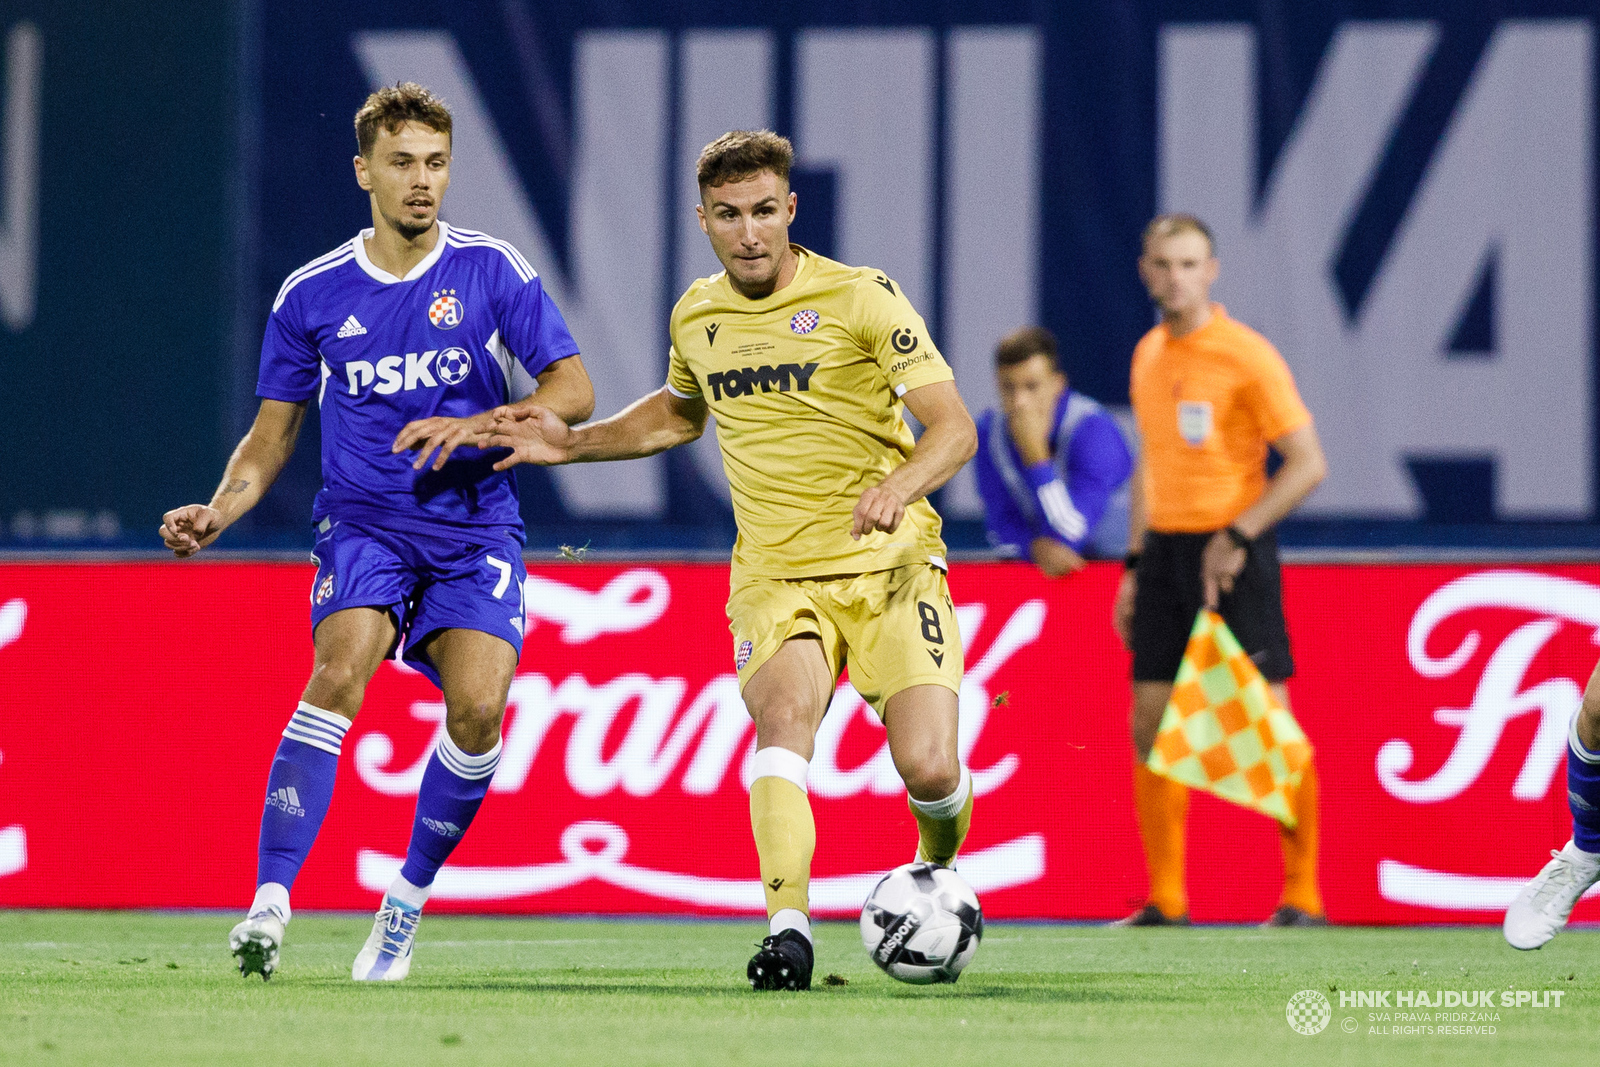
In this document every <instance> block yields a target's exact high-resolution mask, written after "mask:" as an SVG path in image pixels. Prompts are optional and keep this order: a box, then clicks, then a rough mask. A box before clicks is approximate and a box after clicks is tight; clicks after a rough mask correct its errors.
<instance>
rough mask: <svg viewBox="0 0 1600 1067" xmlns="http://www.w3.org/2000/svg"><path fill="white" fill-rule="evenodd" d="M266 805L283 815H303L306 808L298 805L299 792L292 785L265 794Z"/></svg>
mask: <svg viewBox="0 0 1600 1067" xmlns="http://www.w3.org/2000/svg"><path fill="white" fill-rule="evenodd" d="M267 807H269V808H277V809H278V810H279V811H281V812H283V813H284V814H285V815H301V816H303V815H305V813H306V809H305V808H303V807H301V806H300V794H299V793H298V792H296V791H295V788H294V786H292V785H290V786H284V787H283V788H282V789H275V790H273V791H272V792H271V793H268V794H267Z"/></svg>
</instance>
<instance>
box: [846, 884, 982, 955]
mask: <svg viewBox="0 0 1600 1067" xmlns="http://www.w3.org/2000/svg"><path fill="white" fill-rule="evenodd" d="M982 939H983V909H982V908H981V907H980V906H979V905H978V895H977V894H976V893H974V892H973V891H972V887H971V886H969V885H968V884H967V883H966V882H965V881H964V880H963V879H962V877H961V876H960V875H959V874H957V873H956V872H955V871H952V870H951V869H950V868H948V867H940V866H938V865H937V864H933V863H908V864H906V865H905V866H904V867H896V868H895V869H894V870H892V871H890V872H889V873H888V874H886V875H884V876H883V880H882V881H880V882H879V883H878V884H877V885H876V886H875V887H873V890H872V892H871V893H869V894H868V895H867V903H866V906H865V907H863V908H862V909H861V943H862V944H864V945H866V946H867V955H869V956H871V957H872V962H873V963H876V964H877V965H878V966H879V967H881V968H883V971H884V973H885V974H887V975H889V977H891V978H898V979H899V980H900V981H902V982H910V983H912V984H913V985H928V984H930V983H933V982H954V981H955V980H956V979H957V978H958V977H959V976H960V974H961V970H962V968H964V967H965V966H966V965H967V964H969V963H971V962H972V957H973V956H975V955H977V952H978V942H979V941H981V940H982Z"/></svg>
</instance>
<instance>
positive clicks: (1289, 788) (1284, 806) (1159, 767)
mask: <svg viewBox="0 0 1600 1067" xmlns="http://www.w3.org/2000/svg"><path fill="white" fill-rule="evenodd" d="M1310 763H1311V743H1310V742H1309V741H1307V740H1306V735H1305V731H1303V730H1301V729H1300V724H1299V723H1298V722H1295V719H1294V716H1293V715H1291V714H1290V713H1289V709H1288V708H1285V707H1281V706H1279V704H1278V702H1277V700H1275V699H1274V698H1273V696H1272V690H1271V689H1270V688H1268V686H1267V680H1266V679H1265V678H1263V677H1262V676H1261V671H1260V670H1258V669H1257V668H1256V665H1255V664H1254V663H1252V662H1251V661H1250V657H1249V656H1248V655H1247V654H1246V653H1245V651H1244V649H1243V648H1242V647H1240V645H1239V639H1238V638H1236V637H1234V636H1233V631H1231V630H1229V629H1228V624H1227V623H1225V622H1223V621H1222V616H1221V615H1218V614H1217V613H1216V612H1214V611H1208V610H1205V609H1201V611H1200V614H1199V615H1198V616H1197V617H1196V618H1195V620H1194V629H1193V630H1191V631H1190V632H1189V646H1188V648H1186V649H1184V653H1183V663H1182V664H1180V665H1179V667H1178V677H1177V679H1176V680H1175V681H1174V683H1173V687H1172V699H1171V700H1170V701H1168V702H1167V710H1166V713H1165V714H1164V715H1163V716H1162V717H1161V729H1160V730H1159V731H1157V733H1156V743H1155V745H1154V746H1153V747H1152V748H1151V749H1150V759H1149V760H1148V761H1147V762H1146V766H1148V767H1149V768H1150V769H1151V770H1152V771H1154V772H1155V773H1156V774H1161V775H1165V776H1166V777H1168V778H1171V779H1172V780H1173V781H1176V782H1182V783H1183V784H1184V785H1187V786H1192V787H1194V788H1196V789H1204V790H1206V791H1207V792H1210V793H1215V794H1216V795H1217V796H1219V797H1221V798H1222V799H1224V800H1231V801H1233V802H1234V803H1235V804H1242V805H1243V806H1245V807H1247V808H1251V809H1253V810H1255V811H1259V812H1261V813H1262V814H1263V815H1270V816H1272V817H1273V818H1274V819H1277V820H1278V821H1279V822H1281V823H1283V825H1285V826H1287V827H1289V828H1290V829H1293V828H1294V825H1295V816H1294V804H1293V803H1292V801H1293V798H1294V793H1295V791H1296V790H1297V789H1299V788H1300V780H1301V777H1302V776H1303V775H1304V773H1305V769H1306V767H1307V766H1309V765H1310Z"/></svg>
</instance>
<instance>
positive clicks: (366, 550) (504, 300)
mask: <svg viewBox="0 0 1600 1067" xmlns="http://www.w3.org/2000/svg"><path fill="white" fill-rule="evenodd" d="M451 125H452V124H451V117H450V112H449V111H448V110H447V109H446V108H445V106H444V105H443V104H442V103H441V102H440V101H439V100H438V98H436V97H435V96H434V95H433V94H432V93H430V92H429V91H428V90H427V89H425V88H423V87H422V86H420V85H416V84H414V83H410V82H406V83H402V84H400V85H397V86H395V87H393V88H385V89H381V90H379V91H378V92H376V93H373V94H372V95H371V96H370V97H368V99H367V101H366V103H365V104H363V105H362V107H361V109H360V110H359V111H357V112H356V119H355V126H356V141H357V146H358V148H359V154H358V155H357V156H356V157H355V173H356V181H357V183H358V184H359V185H360V187H361V188H362V189H363V190H365V191H366V192H367V194H368V195H369V199H370V202H371V208H372V227H371V228H370V229H366V230H363V231H362V232H361V233H359V234H357V235H356V236H355V237H353V238H351V239H350V240H349V241H346V242H345V243H344V244H342V245H340V246H339V247H338V248H335V249H334V250H333V251H331V252H329V253H327V254H326V255H323V256H319V257H318V258H316V259H314V260H312V261H311V262H310V263H307V264H306V265H305V266H303V267H301V268H300V269H299V270H297V271H295V272H294V273H292V274H290V275H289V277H288V279H287V280H286V281H285V282H284V283H283V287H282V288H281V289H280V290H279V291H278V295H277V299H275V300H274V301H273V304H272V313H271V315H270V316H269V318H268V320H267V326H266V335H265V337H264V339H263V340H262V345H261V371H260V376H259V379H258V382H257V387H256V393H257V395H258V396H259V397H260V398H261V407H260V410H259V412H258V414H257V415H256V419H255V423H254V425H253V426H252V427H251V428H250V432H249V433H247V434H246V435H245V437H244V439H243V440H242V441H240V442H239V446H238V448H236V449H235V450H234V453H233V456H232V458H231V459H229V461H228V465H227V469H226V471H225V472H224V473H223V476H222V482H221V484H220V485H219V486H218V487H217V490H216V492H215V493H214V494H213V495H212V497H211V501H210V503H208V504H190V505H187V506H184V507H180V508H175V509H173V510H172V511H169V512H167V513H166V515H165V516H163V519H162V525H161V531H160V532H161V536H162V539H163V540H164V542H165V543H166V545H167V547H168V548H170V549H171V550H172V552H173V553H174V555H176V556H178V557H179V558H180V559H182V558H187V557H190V556H193V555H194V554H195V553H196V552H199V551H200V550H201V549H203V548H205V547H206V546H207V545H209V544H211V543H212V542H213V541H215V540H216V539H217V537H218V536H219V535H220V534H221V533H222V532H223V531H224V530H226V529H227V528H228V527H229V526H230V525H232V524H233V523H234V522H236V521H237V520H238V519H239V518H240V516H242V515H244V513H245V512H247V511H249V510H250V508H252V507H253V506H255V504H256V503H257V502H258V501H259V500H260V499H261V497H262V495H263V494H264V493H265V492H266V491H267V489H268V487H270V486H271V485H272V483H273V481H274V480H275V479H276V478H277V476H278V475H279V473H280V472H282V470H283V467H284V464H285V463H287V462H288V459H289V456H290V454H291V453H292V452H293V450H294V445H295V438H296V437H297V436H298V435H299V431H300V424H301V422H302V421H303V419H304V417H305V412H306V407H307V405H308V404H310V403H311V401H312V400H313V399H315V400H316V402H317V407H318V410H319V412H320V414H321V423H322V480H323V485H322V490H321V492H319V493H318V494H317V497H316V502H315V504H314V506H313V509H312V514H311V521H312V525H313V528H314V531H315V537H316V547H315V549H314V551H313V553H312V557H311V558H312V561H313V562H314V563H316V564H317V574H316V578H315V579H314V581H313V583H312V586H311V633H312V643H313V644H314V646H315V649H316V657H315V665H314V666H313V668H312V671H311V680H310V681H309V682H307V684H306V687H305V691H304V692H303V693H302V694H301V698H300V703H299V706H298V707H297V708H296V710H295V711H294V714H293V715H292V716H291V718H290V720H289V724H288V726H287V728H286V729H285V730H284V732H283V740H282V741H281V742H280V744H279V746H278V751H277V756H276V758H275V759H274V760H273V763H272V768H271V771H270V773H269V775H268V778H267V796H266V804H265V810H264V811H263V814H262V817H261V834H260V844H259V850H260V851H259V860H258V865H257V876H256V882H257V888H256V895H255V899H254V901H253V902H252V904H251V905H250V909H249V912H248V913H247V915H246V918H245V920H244V921H243V922H241V923H239V924H238V925H237V926H235V927H234V928H233V931H232V933H231V934H230V937H229V943H230V947H231V949H232V951H233V954H234V955H235V956H236V957H237V958H238V961H239V969H240V973H242V974H246V975H248V974H252V973H257V974H260V975H261V976H262V978H263V979H265V978H268V977H270V976H271V974H272V973H273V971H274V970H275V969H276V968H277V966H278V958H279V949H280V947H281V945H282V942H283V936H284V929H285V927H286V926H287V924H288V922H289V918H290V907H289V891H290V889H291V888H292V887H293V885H294V880H295V877H296V876H297V875H298V874H299V871H300V868H301V866H302V864H304V862H305V859H306V855H307V854H308V853H309V852H310V850H311V846H312V843H313V842H314V841H315V840H316V837H317V831H318V830H319V828H320V827H321V825H322V820H323V817H324V815H326V814H327V811H328V805H329V803H330V801H331V800H332V799H333V785H334V775H335V772H336V770H337V768H338V764H339V753H340V749H341V745H342V743H343V739H344V735H345V732H346V731H347V730H348V729H349V728H350V724H351V720H353V719H354V718H355V715H356V712H357V711H358V710H359V709H360V707H361V700H362V696H363V694H364V693H365V691H366V686H367V683H368V681H370V680H371V678H372V676H373V674H374V673H375V672H376V671H377V669H378V666H379V665H380V664H381V663H382V662H383V661H384V660H385V659H386V658H389V657H390V656H395V655H397V654H398V655H401V656H403V658H404V660H405V662H407V663H408V664H410V665H411V666H413V667H415V668H416V669H417V670H419V671H421V672H422V673H423V674H424V675H426V676H427V677H428V678H429V680H431V681H432V682H433V683H434V684H435V685H437V686H439V688H440V689H441V690H442V691H443V693H444V701H445V706H446V709H447V710H446V716H445V730H444V732H443V734H442V735H441V737H440V739H439V743H438V745H437V746H436V748H435V749H434V752H433V753H432V755H431V756H430V757H429V760H428V764H427V768H426V770H425V772H424V774H423V777H422V783H421V786H420V790H419V792H418V795H417V808H416V816H415V821H414V824H413V827H412V833H411V843H410V846H409V847H408V849H407V850H406V860H405V864H404V866H403V867H402V868H401V870H400V872H399V874H398V875H397V876H396V878H395V880H394V882H393V884H392V885H391V886H390V888H389V890H388V892H387V893H386V894H385V895H384V898H383V901H382V904H381V906H380V907H379V909H378V914H377V917H376V919H375V920H374V922H373V927H372V933H371V935H370V936H369V937H368V939H367V943H366V945H365V946H364V947H363V948H362V950H361V951H360V953H359V954H358V955H357V956H356V960H355V963H354V965H353V967H352V971H351V974H352V977H354V978H355V979H357V980H366V981H379V980H383V981H394V980H398V979H402V978H404V977H405V976H406V975H407V974H408V973H409V972H410V969H411V949H412V945H413V943H414V940H415V937H416V929H417V921H418V918H419V916H420V914H421V911H422V906H423V904H424V902H425V901H426V900H427V898H428V893H429V890H430V888H431V887H432V885H433V880H434V876H435V875H436V874H437V873H438V871H439V868H440V867H441V866H442V865H443V863H444V861H445V859H446V858H447V857H448V856H449V855H450V853H451V851H452V850H453V849H454V848H455V846H456V845H457V844H458V843H459V842H460V840H461V837H462V835H463V834H465V833H466V831H467V828H468V827H469V826H470V825H471V823H472V819H473V816H474V815H475V814H476V813H477V810H478V806H479V805H480V804H481V803H482V802H483V798H484V796H485V794H486V793H487V792H488V789H489V781H490V779H491V778H492V777H493V775H494V770H495V767H496V765H497V763H498V762H499V758H500V724H501V719H502V718H503V716H504V714H505V706H506V694H507V691H508V690H509V688H510V685H511V681H512V677H513V675H514V674H515V672H516V666H517V660H518V657H519V655H520V654H521V649H522V635H523V626H524V621H525V614H524V609H523V602H522V596H523V582H524V580H525V578H526V571H525V570H524V568H523V565H522V545H523V540H524V537H523V529H522V520H521V517H520V515H519V512H518V502H517V486H516V481H515V480H514V478H513V477H512V475H511V474H509V473H507V472H503V471H496V470H495V469H494V464H495V462H496V461H497V460H499V459H500V458H501V457H503V456H504V455H506V451H505V450H504V449H484V448H480V447H479V442H480V439H482V438H483V437H484V436H485V435H486V433H487V432H488V431H489V430H490V429H491V428H492V425H493V418H492V416H491V415H490V414H489V413H490V412H492V411H494V410H495V409H496V408H503V406H504V405H507V404H511V405H513V406H518V407H524V408H530V409H532V408H539V409H543V410H546V411H549V412H550V413H552V414H553V416H554V417H556V418H559V419H561V420H563V421H565V422H568V423H575V422H580V421H582V420H583V419H585V418H587V417H588V416H589V414H590V412H591V411H592V409H593V407H594V390H593V388H592V386H591V385H590V382H589V377H588V375H587V374H586V373H585V371H584V369H583V364H582V362H581V360H580V359H579V357H578V345H577V343H576V342H575V341H574V340H573V338H572V335H571V333H569V332H568V330H567V326H566V323H565V321H564V320H563V319H562V317H561V312H560V311H559V310H557V308H556V306H555V304H554V303H553V302H552V301H551V299H550V297H549V295H548V294H547V293H546V292H545V291H544V289H543V287H542V285H541V284H540V282H539V276H538V274H537V273H536V272H535V271H534V269H533V268H532V267H531V266H529V264H528V262H527V260H525V259H523V258H522V256H521V254H519V253H518V252H517V250H516V249H514V248H512V247H511V245H509V244H507V243H506V242H504V241H500V240H497V239H495V238H493V237H490V236H488V235H487V234H483V233H478V232H476V231H473V230H465V229H458V228H456V227H453V226H448V225H446V224H445V223H444V222H443V221H442V220H440V218H439V206H440V203H441V201H442V200H443V198H444V194H445V190H446V189H447V188H448V186H449V184H450V150H451ZM402 650H403V651H402Z"/></svg>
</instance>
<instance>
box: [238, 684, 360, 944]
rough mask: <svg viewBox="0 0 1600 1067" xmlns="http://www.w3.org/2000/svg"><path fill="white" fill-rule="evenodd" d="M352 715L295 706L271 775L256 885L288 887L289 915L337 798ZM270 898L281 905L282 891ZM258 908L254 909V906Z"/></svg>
mask: <svg viewBox="0 0 1600 1067" xmlns="http://www.w3.org/2000/svg"><path fill="white" fill-rule="evenodd" d="M348 729H350V720H349V719H347V718H345V717H344V716H343V715H335V714H334V713H333V712H331V711H323V710H322V709H321V708H315V707H312V706H311V705H310V704H307V703H306V702H305V701H303V700H302V701H301V702H300V706H299V707H298V708H296V709H295V713H294V716H293V717H292V718H290V720H289V725H288V726H286V727H284V730H283V740H282V741H280V742H278V754H277V756H276V757H275V758H274V759H273V761H272V770H271V772H270V773H269V774H268V776H267V801H266V806H265V808H264V809H263V811H262V813H261V838H260V846H259V859H258V862H257V865H256V885H257V886H263V887H264V886H267V885H276V886H280V887H281V888H282V893H281V903H282V909H281V910H283V911H284V912H285V916H284V917H285V919H287V918H288V916H287V911H288V898H289V890H290V889H292V888H293V887H294V880H295V877H296V876H297V875H299V873H300V868H301V866H302V865H303V864H304V863H305V861H306V855H307V854H308V853H310V851H311V846H312V844H314V843H315V842H316V840H317V831H318V830H320V829H321V828H322V819H323V817H324V816H326V815H327V814H328V805H329V804H330V803H331V802H332V801H333V782H334V776H335V774H337V772H338V770H339V748H340V746H341V744H343V742H344V735H345V731H346V730H348ZM257 897H258V900H261V899H265V900H267V901H268V902H269V903H271V904H272V905H273V906H277V904H278V901H279V894H278V893H277V892H276V891H273V892H270V893H268V894H267V896H266V898H262V895H261V893H259V892H258V894H257ZM252 910H254V909H252Z"/></svg>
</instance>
